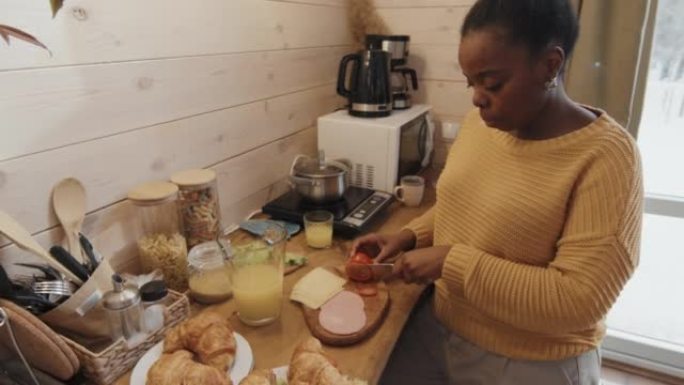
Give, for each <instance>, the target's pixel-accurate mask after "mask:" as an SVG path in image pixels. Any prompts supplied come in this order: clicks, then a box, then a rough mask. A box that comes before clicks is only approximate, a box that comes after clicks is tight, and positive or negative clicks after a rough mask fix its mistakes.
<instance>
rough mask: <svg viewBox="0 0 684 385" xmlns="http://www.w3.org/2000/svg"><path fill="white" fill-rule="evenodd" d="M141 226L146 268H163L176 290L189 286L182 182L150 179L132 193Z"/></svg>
mask: <svg viewBox="0 0 684 385" xmlns="http://www.w3.org/2000/svg"><path fill="white" fill-rule="evenodd" d="M128 199H129V200H130V202H131V203H133V205H134V206H135V208H136V215H137V218H138V223H139V226H140V237H139V238H138V242H137V243H138V252H139V256H140V263H141V265H142V268H143V271H144V272H145V273H149V272H151V271H152V270H154V269H159V270H161V272H162V273H163V274H164V281H165V282H166V284H167V286H168V287H170V288H172V289H174V290H176V291H180V292H182V291H185V290H186V289H187V287H188V274H187V263H188V262H187V250H188V249H187V244H186V241H185V237H184V236H183V230H182V223H181V220H180V215H179V205H178V186H176V185H175V184H173V183H169V182H161V181H160V182H148V183H144V184H141V185H139V186H137V187H135V188H134V189H132V190H131V191H129V193H128Z"/></svg>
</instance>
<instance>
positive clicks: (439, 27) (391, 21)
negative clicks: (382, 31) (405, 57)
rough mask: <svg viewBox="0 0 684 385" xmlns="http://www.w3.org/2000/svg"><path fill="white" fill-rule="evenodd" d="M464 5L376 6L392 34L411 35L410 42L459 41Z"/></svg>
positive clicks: (446, 42)
mask: <svg viewBox="0 0 684 385" xmlns="http://www.w3.org/2000/svg"><path fill="white" fill-rule="evenodd" d="M468 9H469V7H467V6H453V7H437V8H379V9H378V14H379V15H380V16H381V17H382V18H383V19H384V20H385V22H386V23H387V25H388V27H389V29H390V30H391V31H392V34H396V35H410V36H411V44H427V45H452V44H458V41H459V39H460V32H459V31H460V29H461V24H462V23H463V18H464V17H465V14H466V13H467V12H468Z"/></svg>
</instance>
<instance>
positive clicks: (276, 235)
mask: <svg viewBox="0 0 684 385" xmlns="http://www.w3.org/2000/svg"><path fill="white" fill-rule="evenodd" d="M236 233H237V234H235V235H234V236H231V237H230V253H231V257H230V261H231V264H232V267H233V268H232V282H233V298H234V299H235V306H236V307H237V313H238V318H239V319H240V321H242V322H244V323H245V324H247V325H251V326H260V325H266V324H268V323H271V322H273V321H275V320H276V319H278V317H279V316H280V310H281V307H282V303H283V269H284V265H283V264H284V260H285V246H286V244H287V231H285V228H284V227H282V226H280V225H278V224H269V225H267V226H266V228H265V230H264V231H263V233H262V234H261V236H259V237H254V236H248V235H246V232H244V231H242V230H238V231H237V232H236ZM223 237H224V240H223V241H222V242H223V243H224V244H225V243H226V242H225V235H224V236H223Z"/></svg>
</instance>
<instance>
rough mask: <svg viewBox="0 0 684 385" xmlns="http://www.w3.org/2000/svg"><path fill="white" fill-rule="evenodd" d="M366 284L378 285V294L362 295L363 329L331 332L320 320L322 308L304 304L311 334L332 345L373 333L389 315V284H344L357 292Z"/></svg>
mask: <svg viewBox="0 0 684 385" xmlns="http://www.w3.org/2000/svg"><path fill="white" fill-rule="evenodd" d="M364 285H377V294H376V295H374V296H361V298H362V299H363V302H364V311H365V312H366V324H365V325H364V327H363V328H362V329H361V330H359V331H358V332H356V333H353V334H347V335H339V334H333V333H330V332H329V331H327V330H326V329H324V328H323V326H321V324H320V322H319V321H318V314H319V313H320V312H321V310H320V309H315V310H314V309H311V308H309V307H307V306H304V305H302V311H303V312H304V319H305V321H306V324H307V325H308V326H309V329H310V330H311V334H313V336H314V337H316V338H318V339H319V340H321V342H323V343H324V344H326V345H332V346H346V345H352V344H354V343H357V342H359V341H361V340H363V339H365V338H366V337H368V336H370V335H371V334H373V332H375V330H377V328H378V327H379V326H380V324H382V321H383V320H384V319H385V316H386V315H387V312H388V310H389V305H390V295H389V291H388V290H387V285H386V284H385V283H384V282H378V283H372V284H366V283H363V284H359V283H356V282H351V281H349V282H347V283H346V284H345V285H344V289H345V290H349V291H352V292H356V291H358V289H359V288H360V287H363V286H364Z"/></svg>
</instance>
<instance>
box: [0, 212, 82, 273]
mask: <svg viewBox="0 0 684 385" xmlns="http://www.w3.org/2000/svg"><path fill="white" fill-rule="evenodd" d="M0 233H3V234H4V235H5V236H6V237H7V238H9V239H11V240H12V241H13V242H14V243H16V244H17V246H19V247H20V248H22V249H24V250H26V251H29V252H31V253H33V254H35V255H37V256H39V257H40V258H41V259H43V260H44V261H45V262H47V263H48V264H49V265H50V266H52V267H54V268H55V269H57V270H59V271H60V272H61V273H63V274H64V275H66V276H67V278H69V279H70V280H72V281H73V282H74V283H77V284H82V283H83V280H82V279H80V278H79V277H78V276H77V275H76V274H74V273H72V272H71V271H69V269H67V268H66V267H64V266H62V264H60V263H59V261H57V260H56V259H55V258H53V257H52V256H51V255H50V254H49V253H48V252H47V251H45V249H44V248H43V247H42V246H41V245H40V244H38V242H36V241H35V240H34V239H33V238H32V237H31V234H29V232H28V231H27V230H26V229H25V228H23V227H22V226H21V225H20V224H19V223H17V222H16V221H15V220H14V219H13V218H12V217H10V216H9V215H7V214H6V213H4V212H2V211H0Z"/></svg>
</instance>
